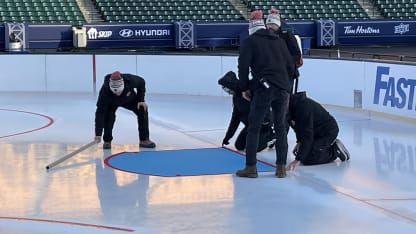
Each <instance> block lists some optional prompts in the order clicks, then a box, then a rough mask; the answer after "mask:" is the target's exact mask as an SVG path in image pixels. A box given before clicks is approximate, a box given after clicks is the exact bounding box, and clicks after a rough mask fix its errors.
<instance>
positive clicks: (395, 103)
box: [373, 66, 416, 110]
mask: <svg viewBox="0 0 416 234" xmlns="http://www.w3.org/2000/svg"><path fill="white" fill-rule="evenodd" d="M389 73H390V67H382V66H378V67H377V73H376V82H375V88H374V99H373V104H379V103H380V99H382V101H383V103H382V104H383V106H388V105H389V106H390V107H396V108H399V109H403V108H406V109H408V110H412V109H416V108H415V106H414V104H413V100H414V96H415V86H416V80H412V79H406V78H397V77H391V76H389ZM383 76H387V77H388V79H383Z"/></svg>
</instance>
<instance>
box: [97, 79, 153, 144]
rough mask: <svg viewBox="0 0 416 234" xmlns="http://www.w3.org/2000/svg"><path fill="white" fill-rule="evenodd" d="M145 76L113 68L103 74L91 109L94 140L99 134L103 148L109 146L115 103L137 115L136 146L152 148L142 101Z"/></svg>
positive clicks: (146, 108)
mask: <svg viewBox="0 0 416 234" xmlns="http://www.w3.org/2000/svg"><path fill="white" fill-rule="evenodd" d="M145 92H146V86H145V80H144V79H143V78H142V77H140V76H137V75H132V74H128V73H120V72H119V71H115V72H113V73H111V74H107V75H106V76H105V77H104V83H103V85H102V87H101V89H100V92H99V95H98V100H97V109H96V111H95V139H94V140H95V141H96V142H100V141H101V136H102V134H103V130H104V135H103V141H104V144H103V149H111V141H112V140H113V134H112V132H113V127H114V123H115V121H116V111H117V108H118V107H123V108H125V109H128V110H130V111H132V112H134V113H135V114H136V116H137V124H138V130H139V138H140V142H139V146H140V147H144V148H155V147H156V144H155V143H154V142H152V141H151V140H150V139H149V118H148V111H147V110H148V106H147V104H146V103H145V101H144V96H145Z"/></svg>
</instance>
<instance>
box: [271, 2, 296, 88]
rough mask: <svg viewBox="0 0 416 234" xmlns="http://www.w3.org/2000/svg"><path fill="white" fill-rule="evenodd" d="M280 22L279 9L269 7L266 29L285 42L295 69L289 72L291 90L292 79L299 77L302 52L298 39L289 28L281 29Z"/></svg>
mask: <svg viewBox="0 0 416 234" xmlns="http://www.w3.org/2000/svg"><path fill="white" fill-rule="evenodd" d="M281 25H282V22H281V17H280V11H279V10H278V9H276V8H273V7H272V8H271V9H270V10H269V15H268V16H267V19H266V26H267V29H269V30H271V31H272V32H274V33H276V34H277V35H279V37H280V38H282V39H283V40H284V41H285V42H286V46H287V49H288V50H289V52H290V55H291V56H292V59H293V65H294V66H295V69H294V70H293V71H294V73H293V74H289V76H290V77H291V79H290V81H291V87H292V88H291V90H293V84H294V80H295V79H297V78H298V77H299V70H298V68H299V67H301V66H302V64H303V61H302V52H301V50H300V47H299V45H298V41H297V40H296V37H295V35H293V33H292V32H291V31H289V30H283V29H282V28H281Z"/></svg>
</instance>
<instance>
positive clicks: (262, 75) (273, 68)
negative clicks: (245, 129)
mask: <svg viewBox="0 0 416 234" xmlns="http://www.w3.org/2000/svg"><path fill="white" fill-rule="evenodd" d="M250 69H251V73H252V76H253V79H254V80H257V81H259V80H260V79H266V80H267V81H268V83H269V84H271V85H273V86H275V87H278V88H280V89H284V90H287V91H288V92H289V93H290V92H291V90H290V88H291V86H290V81H289V74H293V73H294V66H293V60H292V56H291V55H290V53H289V51H288V49H287V46H286V43H285V41H284V40H283V39H282V38H281V37H280V36H279V35H278V34H276V33H273V32H269V30H267V29H260V30H258V31H256V32H255V33H253V34H252V35H250V36H249V37H248V38H247V39H245V40H244V42H243V44H242V45H241V48H240V55H239V57H238V77H239V80H240V87H241V90H243V91H246V90H248V89H249V72H250Z"/></svg>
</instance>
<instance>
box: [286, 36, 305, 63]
mask: <svg viewBox="0 0 416 234" xmlns="http://www.w3.org/2000/svg"><path fill="white" fill-rule="evenodd" d="M285 41H286V45H287V48H288V49H289V52H290V54H291V55H292V58H293V63H294V64H296V63H298V62H299V61H300V60H301V58H302V53H301V51H300V48H299V46H298V42H297V40H296V37H295V35H293V33H292V32H290V31H287V32H286V37H285Z"/></svg>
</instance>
